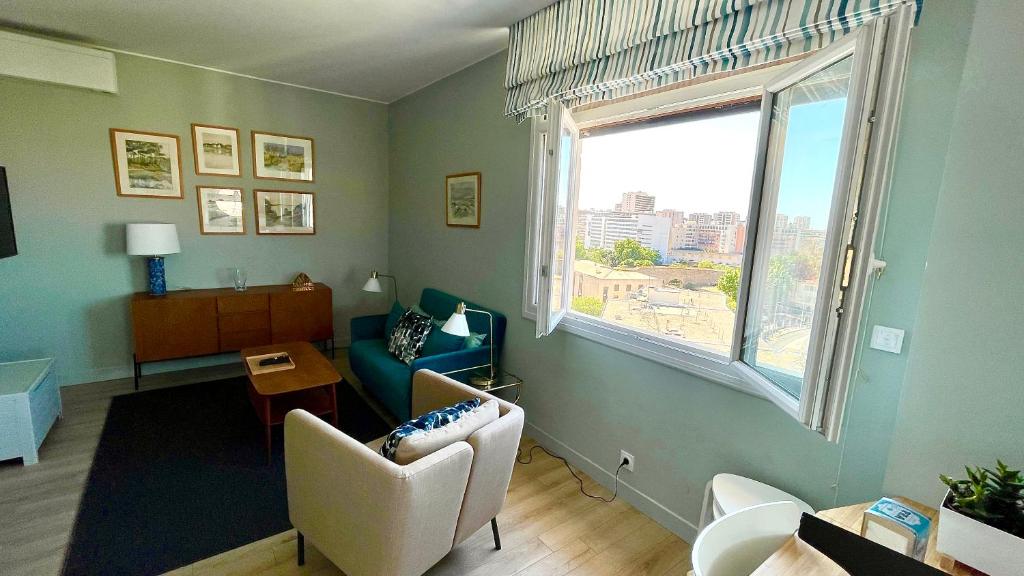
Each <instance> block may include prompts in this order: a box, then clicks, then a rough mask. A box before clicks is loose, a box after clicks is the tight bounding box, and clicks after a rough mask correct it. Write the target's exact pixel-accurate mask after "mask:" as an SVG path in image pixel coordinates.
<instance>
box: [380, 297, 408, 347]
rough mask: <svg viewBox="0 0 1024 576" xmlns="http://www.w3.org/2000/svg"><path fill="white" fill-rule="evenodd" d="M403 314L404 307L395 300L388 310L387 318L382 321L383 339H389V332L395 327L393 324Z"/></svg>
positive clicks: (396, 322)
mask: <svg viewBox="0 0 1024 576" xmlns="http://www.w3.org/2000/svg"><path fill="white" fill-rule="evenodd" d="M402 314H405V308H402V305H401V304H399V303H398V300H395V303H394V304H392V305H391V311H390V312H388V318H387V320H385V321H384V340H389V339H391V332H392V331H394V329H395V324H398V320H399V318H401V317H402Z"/></svg>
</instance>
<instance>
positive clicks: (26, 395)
mask: <svg viewBox="0 0 1024 576" xmlns="http://www.w3.org/2000/svg"><path fill="white" fill-rule="evenodd" d="M52 368H53V359H51V358H44V359H42V360H25V361H22V362H8V363H5V364H0V460H7V459H9V458H19V457H20V458H21V461H22V463H23V464H25V465H26V466H27V465H30V464H35V463H37V462H39V446H40V445H42V443H43V439H45V438H46V433H47V432H49V431H50V427H51V426H53V423H54V422H55V421H56V420H57V418H58V417H59V416H60V415H61V411H62V408H61V403H60V389H59V388H58V387H57V377H56V376H55V375H54V374H53V371H52Z"/></svg>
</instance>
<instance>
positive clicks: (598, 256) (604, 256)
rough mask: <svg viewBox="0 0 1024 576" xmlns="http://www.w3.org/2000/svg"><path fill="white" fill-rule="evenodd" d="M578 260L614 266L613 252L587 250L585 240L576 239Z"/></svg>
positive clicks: (600, 249) (597, 249) (602, 249)
mask: <svg viewBox="0 0 1024 576" xmlns="http://www.w3.org/2000/svg"><path fill="white" fill-rule="evenodd" d="M576 259H577V260H590V261H591V262H597V263H598V264H604V265H605V266H611V265H612V251H611V250H609V249H607V248H587V247H585V246H584V245H583V240H580V239H579V238H577V239H576Z"/></svg>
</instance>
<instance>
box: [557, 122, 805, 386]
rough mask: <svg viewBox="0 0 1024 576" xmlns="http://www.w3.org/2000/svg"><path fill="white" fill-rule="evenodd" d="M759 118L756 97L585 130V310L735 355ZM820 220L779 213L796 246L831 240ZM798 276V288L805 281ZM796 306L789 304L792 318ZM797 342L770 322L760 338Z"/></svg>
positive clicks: (578, 233)
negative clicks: (671, 117) (730, 105)
mask: <svg viewBox="0 0 1024 576" xmlns="http://www.w3.org/2000/svg"><path fill="white" fill-rule="evenodd" d="M758 120H759V112H758V108H757V106H756V105H751V106H745V107H742V108H739V109H731V110H724V111H721V112H717V113H700V114H698V115H693V116H691V117H690V118H686V117H679V118H678V119H676V120H675V121H670V122H665V121H664V120H659V121H656V122H651V123H647V124H638V125H636V126H635V127H634V128H630V129H622V128H618V129H614V130H608V131H604V132H602V131H601V130H594V131H592V132H591V133H590V134H587V135H585V137H584V138H582V139H581V148H580V152H581V155H580V162H581V164H580V188H579V200H578V204H577V215H576V230H575V241H576V261H575V262H574V267H573V293H572V304H571V305H572V310H573V311H574V312H576V313H578V314H584V315H587V316H592V317H597V318H600V319H602V320H604V321H607V322H610V323H612V324H616V325H619V326H623V327H628V328H630V329H633V330H638V331H641V332H646V333H649V334H655V335H659V336H661V337H663V338H667V339H669V340H671V341H676V342H679V343H681V344H685V345H688V346H691V347H695V348H698V349H701V350H704V351H707V352H710V353H713V354H717V355H720V356H728V355H729V353H730V349H731V346H732V340H733V333H734V331H735V330H736V329H737V328H736V326H735V324H736V322H735V320H736V305H737V302H736V298H737V293H738V290H739V284H740V271H741V266H742V263H743V252H744V246H745V243H746V237H747V234H748V228H747V222H748V214H747V212H748V210H749V202H750V193H751V178H752V175H753V169H754V163H755V155H756V147H757V131H758ZM815 220H817V219H812V218H810V217H808V216H805V215H801V214H800V213H798V212H794V213H793V214H792V215H783V214H779V216H778V217H777V218H776V220H775V222H774V227H775V230H774V232H775V234H774V242H775V243H779V244H780V247H781V245H782V244H786V246H785V247H784V248H788V249H790V250H791V251H796V252H799V251H800V250H802V249H803V247H806V246H809V245H811V244H814V243H818V244H820V242H821V240H822V239H823V238H824V235H825V232H824V230H823V228H824V226H823V225H821V223H820V222H818V221H815ZM784 265H785V264H784ZM804 276H806V275H804ZM802 277H803V276H801V278H802ZM816 280H817V279H815V285H816ZM787 282H788V284H787V286H785V287H784V288H785V289H786V290H787V291H792V292H793V293H794V295H796V294H798V293H801V294H802V293H803V292H806V289H804V288H802V287H801V286H800V281H799V280H797V281H789V280H787ZM785 301H786V302H787V305H788V304H789V301H788V300H785ZM793 317H798V318H799V317H800V316H799V314H797V315H796V316H794V315H793V310H792V309H789V308H787V319H790V321H789V325H790V327H792V325H793V322H792V321H791V319H792V318H793ZM804 332H805V334H804V337H805V339H806V336H807V335H809V325H808V330H805V331H804ZM776 340H777V342H776ZM793 342H794V338H793V336H792V331H790V332H788V333H787V334H786V335H785V337H784V338H777V337H776V335H775V334H773V333H771V332H770V331H765V332H763V333H762V334H761V342H760V345H761V349H762V351H763V352H764V353H769V354H770V353H771V351H772V350H773V349H774V347H775V345H777V346H779V347H780V349H785V348H786V347H789V346H793V345H794V343H793ZM796 345H799V343H798V344H796ZM805 350H806V348H805ZM780 355H781V356H786V357H787V358H793V360H792V362H795V363H799V362H802V360H801V359H800V358H799V357H798V356H799V355H786V354H785V353H784V352H781V353H780ZM792 368H793V369H794V371H796V370H797V369H799V370H800V371H802V366H795V365H794V366H792Z"/></svg>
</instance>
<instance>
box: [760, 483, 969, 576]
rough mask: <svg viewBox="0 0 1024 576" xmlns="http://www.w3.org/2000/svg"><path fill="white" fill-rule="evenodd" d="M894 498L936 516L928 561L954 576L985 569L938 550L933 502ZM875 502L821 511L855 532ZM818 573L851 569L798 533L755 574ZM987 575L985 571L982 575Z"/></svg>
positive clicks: (826, 575)
mask: <svg viewBox="0 0 1024 576" xmlns="http://www.w3.org/2000/svg"><path fill="white" fill-rule="evenodd" d="M894 500H899V501H900V502H902V503H904V504H906V505H907V506H910V507H912V508H913V509H915V510H917V511H918V512H920V513H922V514H924V515H925V516H928V517H929V518H931V520H932V529H931V534H930V535H929V537H928V552H927V554H926V555H925V563H926V564H928V565H929V566H933V567H935V568H938V569H939V570H942V571H943V572H946V573H947V574H953V575H954V576H977V575H982V573H981V572H978V571H977V570H973V569H971V568H969V567H967V566H964V565H963V564H959V563H957V562H954V561H953V559H951V558H949V557H947V556H943V555H942V554H939V553H938V552H937V551H936V550H935V538H936V536H937V535H938V533H939V530H938V512H937V511H936V510H935V509H934V508H931V507H929V506H925V505H923V504H920V503H918V502H915V501H913V500H911V499H909V498H902V497H895V498H894ZM873 504H874V502H866V503H864V504H854V505H852V506H844V507H842V508H833V509H831V510H822V511H821V512H818V513H817V516H818V517H819V518H822V519H824V520H828V521H829V522H831V523H833V524H835V525H836V526H840V527H842V528H845V529H847V530H849V531H850V532H853V533H855V534H860V526H861V523H862V522H863V520H864V511H865V510H867V509H868V508H870V507H871V506H872V505H873ZM806 574H814V575H816V576H845V575H846V574H847V572H846V571H845V570H843V569H842V568H840V567H839V565H838V564H836V563H835V562H833V561H832V560H830V559H829V558H828V556H825V555H824V554H822V553H821V552H818V551H817V550H815V549H814V548H813V547H812V546H811V545H810V544H807V543H806V542H804V541H803V540H800V539H799V538H798V537H797V536H795V535H794V536H793V537H791V538H790V539H789V540H787V541H786V543H785V544H784V545H783V546H782V548H779V549H778V551H776V552H775V554H772V555H771V557H769V558H768V559H767V560H765V561H764V563H763V564H761V566H759V567H758V569H757V570H755V571H754V573H753V574H751V576H803V575H806ZM982 576H983V575H982Z"/></svg>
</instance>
